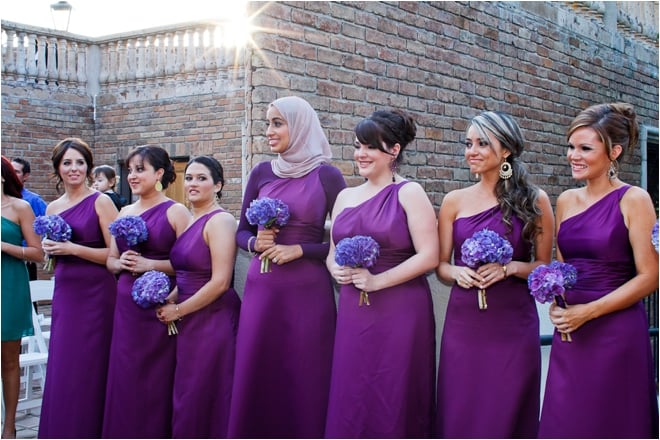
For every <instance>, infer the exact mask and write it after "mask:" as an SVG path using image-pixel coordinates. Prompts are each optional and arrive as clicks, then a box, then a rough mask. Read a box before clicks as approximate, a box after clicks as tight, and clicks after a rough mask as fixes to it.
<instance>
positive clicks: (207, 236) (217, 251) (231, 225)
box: [160, 212, 236, 322]
mask: <svg viewBox="0 0 660 440" xmlns="http://www.w3.org/2000/svg"><path fill="white" fill-rule="evenodd" d="M203 234H204V241H205V242H206V243H207V244H208V246H209V249H210V251H211V279H210V280H209V281H208V282H207V283H206V284H204V285H203V286H202V287H201V288H200V289H199V290H198V291H197V292H195V294H194V295H192V296H191V297H189V298H188V299H186V300H185V301H183V302H181V303H179V304H178V305H177V304H167V305H165V306H163V307H162V308H161V309H160V312H161V313H160V316H161V317H162V320H164V321H165V322H169V321H175V320H177V319H180V318H183V317H184V316H186V315H189V314H191V313H193V312H196V311H197V310H200V309H202V308H204V307H206V306H207V305H209V304H211V303H212V302H213V301H215V300H216V299H217V298H219V297H220V296H221V295H222V294H224V293H225V292H226V291H227V289H229V287H230V286H231V280H232V276H233V274H234V262H235V259H236V241H235V239H234V237H235V235H236V219H235V218H234V216H232V215H231V214H229V213H227V212H223V213H218V214H216V215H214V216H213V217H211V218H210V219H209V221H208V222H207V223H206V225H205V226H204V231H203Z"/></svg>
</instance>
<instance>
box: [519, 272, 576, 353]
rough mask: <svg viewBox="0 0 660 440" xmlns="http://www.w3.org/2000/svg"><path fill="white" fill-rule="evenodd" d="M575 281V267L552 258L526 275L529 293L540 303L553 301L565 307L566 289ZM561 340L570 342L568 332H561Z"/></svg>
mask: <svg viewBox="0 0 660 440" xmlns="http://www.w3.org/2000/svg"><path fill="white" fill-rule="evenodd" d="M576 282H577V269H575V267H574V266H573V265H571V264H568V263H562V262H561V261H557V260H553V261H552V262H551V263H550V264H547V265H546V264H541V265H540V266H537V267H536V268H535V269H534V270H533V271H532V272H531V273H530V274H529V277H527V287H529V293H530V294H531V295H532V296H533V297H534V298H535V299H536V300H537V301H538V302H540V303H541V304H545V303H548V302H552V301H554V302H555V304H557V305H558V306H559V307H562V308H565V307H566V297H565V296H564V294H565V293H566V290H568V289H570V288H571V287H573V286H574V285H575V283H576ZM561 340H562V341H568V342H572V338H571V334H570V333H562V334H561Z"/></svg>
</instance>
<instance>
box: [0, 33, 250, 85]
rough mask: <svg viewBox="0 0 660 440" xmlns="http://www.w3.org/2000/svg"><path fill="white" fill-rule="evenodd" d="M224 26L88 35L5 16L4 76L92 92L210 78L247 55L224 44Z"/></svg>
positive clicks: (198, 80) (3, 39)
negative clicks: (10, 20) (98, 35)
mask: <svg viewBox="0 0 660 440" xmlns="http://www.w3.org/2000/svg"><path fill="white" fill-rule="evenodd" d="M224 25H225V23H223V22H194V23H184V24H180V25H172V26H169V27H161V28H154V29H150V30H146V31H140V32H139V33H138V32H131V33H123V34H117V35H113V36H109V37H103V38H87V37H82V36H79V35H74V34H70V33H67V32H58V31H53V30H49V29H43V28H38V27H34V26H27V25H23V24H18V23H12V22H7V21H2V75H3V79H5V80H8V81H14V82H16V83H29V84H34V85H36V86H37V87H48V88H64V89H78V90H81V91H86V92H87V93H88V94H90V95H93V94H96V93H98V92H99V91H100V90H102V91H104V92H105V91H107V92H110V91H117V90H120V89H125V88H130V87H136V86H142V85H145V84H159V83H162V82H164V81H166V80H175V81H178V82H181V81H193V82H200V81H205V80H207V79H212V78H215V77H217V71H218V70H220V69H222V70H226V69H228V68H232V67H233V66H232V63H233V61H234V59H235V57H236V54H234V52H235V51H238V56H239V58H240V56H241V54H242V50H240V48H235V47H234V48H228V47H224V46H223V44H222V40H221V38H222V35H223V27H224ZM227 51H230V52H232V56H226V52H227ZM228 63H229V64H228Z"/></svg>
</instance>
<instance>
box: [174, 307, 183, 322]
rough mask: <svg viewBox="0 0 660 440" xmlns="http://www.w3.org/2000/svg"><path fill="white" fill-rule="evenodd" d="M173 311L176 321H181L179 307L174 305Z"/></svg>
mask: <svg viewBox="0 0 660 440" xmlns="http://www.w3.org/2000/svg"><path fill="white" fill-rule="evenodd" d="M174 311H175V312H176V320H177V321H181V320H182V319H183V318H182V317H181V313H179V305H178V304H176V305H175V306H174Z"/></svg>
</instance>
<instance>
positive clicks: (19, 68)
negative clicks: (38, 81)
mask: <svg viewBox="0 0 660 440" xmlns="http://www.w3.org/2000/svg"><path fill="white" fill-rule="evenodd" d="M26 39H27V33H26V32H22V31H21V32H19V33H18V45H17V47H16V75H17V76H18V79H19V81H25V79H26V75H25V74H26V73H27V68H26V65H25V64H26V59H25V57H26V54H25V52H26V51H25V43H26Z"/></svg>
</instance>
